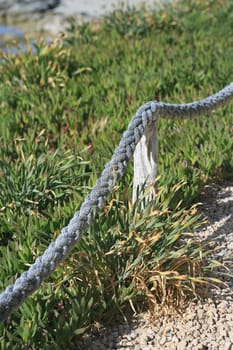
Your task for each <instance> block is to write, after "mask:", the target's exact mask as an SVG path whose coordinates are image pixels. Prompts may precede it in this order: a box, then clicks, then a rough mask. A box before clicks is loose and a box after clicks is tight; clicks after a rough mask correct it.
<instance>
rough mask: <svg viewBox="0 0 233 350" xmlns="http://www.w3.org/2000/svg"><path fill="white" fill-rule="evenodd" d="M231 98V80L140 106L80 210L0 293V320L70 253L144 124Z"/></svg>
mask: <svg viewBox="0 0 233 350" xmlns="http://www.w3.org/2000/svg"><path fill="white" fill-rule="evenodd" d="M231 98H233V83H231V84H230V85H228V86H226V87H225V88H224V89H223V90H221V91H219V92H218V93H216V94H214V95H212V96H210V97H207V98H206V99H204V100H200V101H197V102H192V103H188V104H177V105H176V104H169V103H163V102H156V101H150V102H147V103H146V104H144V105H143V106H141V107H140V108H139V109H138V111H137V113H136V115H135V116H134V117H133V118H132V120H131V122H130V124H129V126H128V129H127V131H125V132H124V134H123V137H122V139H121V141H120V144H119V146H118V147H117V148H116V149H115V151H114V154H113V156H112V159H111V161H110V162H109V163H107V164H106V165H105V168H104V170H103V172H102V175H101V176H100V178H99V179H98V180H97V182H96V185H95V186H94V187H93V189H92V191H91V192H90V194H88V195H87V196H86V198H85V201H84V203H83V204H82V206H81V208H80V210H79V211H78V212H76V213H75V214H74V217H73V218H72V219H71V220H70V222H69V224H68V226H66V227H64V228H63V229H62V231H61V233H60V235H59V236H58V237H57V239H56V241H54V242H52V243H51V244H50V245H49V246H48V248H47V249H46V251H45V252H44V254H43V255H42V256H40V257H38V258H37V259H36V261H35V263H34V264H33V265H32V266H31V267H30V268H29V269H28V271H25V272H23V273H22V275H21V276H20V277H19V278H17V280H16V281H15V284H14V285H10V286H8V287H7V288H6V289H5V291H4V292H2V294H0V321H3V320H5V319H6V318H7V317H8V316H9V315H10V314H11V312H12V311H13V309H15V308H17V307H18V306H19V305H20V304H21V303H23V301H24V300H25V299H26V298H27V296H28V295H30V294H31V293H32V292H34V291H35V290H36V289H37V288H38V287H39V286H40V285H41V284H42V282H43V281H44V279H45V278H47V277H48V276H49V275H50V274H51V273H52V272H53V271H54V269H55V268H56V266H57V265H58V264H59V263H60V262H61V261H62V260H63V259H64V258H65V257H66V256H67V255H68V254H69V252H70V251H71V249H72V248H73V247H74V245H75V244H76V243H77V242H78V241H79V240H80V238H81V235H82V233H83V232H85V231H86V230H87V228H88V227H89V226H90V224H91V222H92V221H93V219H94V216H95V214H96V212H97V211H98V210H100V209H101V207H102V206H103V204H104V203H105V201H106V197H107V195H109V194H110V193H111V191H112V190H113V187H114V186H115V184H116V182H118V181H119V180H120V179H121V178H122V176H123V174H124V171H125V168H126V165H127V164H128V162H129V160H130V159H131V158H132V155H133V153H134V150H135V147H136V144H137V143H138V142H139V140H140V138H141V137H142V135H143V133H144V129H145V127H146V126H147V125H148V124H150V123H153V121H155V120H157V119H158V117H164V118H169V119H185V118H190V117H194V116H198V115H200V114H203V113H206V112H210V111H212V110H213V109H214V108H216V107H218V106H220V105H223V104H225V103H226V102H227V101H228V100H229V99H231Z"/></svg>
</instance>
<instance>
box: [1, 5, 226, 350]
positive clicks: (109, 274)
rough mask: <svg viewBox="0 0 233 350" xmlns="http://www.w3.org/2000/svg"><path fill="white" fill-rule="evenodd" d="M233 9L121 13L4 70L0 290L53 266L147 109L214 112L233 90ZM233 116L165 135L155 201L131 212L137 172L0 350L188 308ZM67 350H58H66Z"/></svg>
mask: <svg viewBox="0 0 233 350" xmlns="http://www.w3.org/2000/svg"><path fill="white" fill-rule="evenodd" d="M232 32H233V5H232V1H230V0H203V1H198V0H196V1H195V0H192V1H190V0H180V1H178V2H177V3H175V4H173V5H172V7H169V6H166V7H164V8H161V9H160V10H159V11H155V10H153V11H151V12H150V13H148V12H146V11H145V10H144V9H143V8H141V9H139V10H138V9H134V8H133V9H132V8H126V9H123V10H117V11H115V12H114V13H113V14H111V15H110V16H108V17H106V18H105V19H104V20H103V22H98V23H92V24H91V25H89V24H84V25H78V24H76V23H75V22H72V23H71V24H70V30H69V31H68V33H67V34H66V35H65V36H63V37H62V38H59V39H57V40H55V41H54V43H53V44H51V45H49V46H48V45H46V44H44V43H43V41H41V42H38V44H37V54H36V55H34V54H33V53H32V52H31V49H30V48H28V50H27V52H25V53H22V54H20V55H18V56H17V57H13V56H8V57H6V56H3V55H2V57H1V65H0V108H1V113H0V146H1V147H0V174H1V183H0V290H3V289H4V288H5V287H6V286H7V285H8V284H10V283H13V282H14V280H15V277H16V276H19V275H20V274H21V273H22V272H23V271H25V270H26V269H27V268H28V266H29V265H30V264H32V263H33V261H34V260H35V258H36V257H37V256H39V255H40V254H42V253H43V251H44V250H45V248H46V247H47V245H48V243H49V242H51V241H52V240H54V239H55V238H56V237H57V236H58V234H59V232H60V229H61V228H62V227H63V226H65V225H66V224H67V223H68V221H69V219H70V218H71V217H72V216H73V214H74V212H75V211H76V210H78V209H79V207H80V205H81V203H82V201H83V199H84V196H85V195H86V194H87V193H88V191H89V190H90V188H91V187H92V186H93V185H94V183H95V181H96V179H97V178H98V177H99V175H100V172H101V170H102V169H103V167H104V164H105V163H106V162H107V161H108V160H109V159H110V157H111V155H112V152H113V150H114V148H115V147H116V146H117V144H118V141H119V140H120V138H121V135H122V132H123V131H124V130H125V129H126V127H127V124H128V122H129V121H130V119H131V117H132V116H133V115H134V114H135V112H136V110H137V108H138V107H139V106H140V105H141V104H143V103H145V102H146V101H148V100H152V99H158V100H163V101H167V102H174V103H181V102H190V101H193V100H196V99H200V98H204V97H206V96H208V95H211V94H212V93H214V92H216V91H218V90H220V89H221V88H223V87H224V86H225V85H227V84H228V83H230V82H231V81H232V80H233V65H232V57H233V35H232ZM232 107H233V106H232V104H228V106H226V107H224V108H222V109H220V110H218V111H217V112H215V113H213V114H212V115H211V117H210V116H205V115H203V116H201V117H200V118H197V119H195V120H186V121H176V122H174V121H166V120H160V121H159V162H160V163H159V172H160V178H159V180H158V195H157V197H156V199H155V203H153V205H152V204H149V205H147V207H146V210H145V211H144V212H143V213H141V211H140V207H141V204H140V202H139V201H138V202H137V203H136V204H135V205H132V203H131V190H132V165H130V166H129V167H128V169H127V173H126V174H125V176H124V178H123V181H122V182H121V183H120V184H119V187H117V188H116V189H115V191H114V193H113V194H112V195H111V197H110V198H109V201H108V203H107V204H106V206H105V208H104V210H103V212H102V213H101V214H99V215H98V216H97V219H96V220H95V223H94V224H93V225H92V226H91V228H90V229H89V230H88V232H87V234H86V235H84V237H83V239H82V240H81V242H80V244H78V245H77V247H75V248H74V250H73V251H72V254H70V256H69V257H68V258H67V259H66V260H65V261H64V262H63V263H62V264H61V265H60V266H59V267H58V268H57V269H56V271H55V273H54V274H53V275H52V276H51V277H50V278H49V279H48V280H46V282H45V283H44V284H43V286H42V287H41V288H39V290H37V291H36V292H35V293H34V294H33V295H32V296H31V297H30V298H28V299H27V301H26V302H25V303H24V304H23V305H22V306H21V307H20V308H19V310H17V311H15V312H14V313H13V314H12V316H11V318H10V319H9V320H8V321H7V322H5V323H4V324H1V325H0V348H1V350H5V349H10V350H16V349H20V350H21V349H43V350H47V349H55V348H57V346H59V347H60V349H68V348H71V344H72V339H73V338H74V336H79V335H80V334H82V333H83V332H84V331H85V330H86V329H88V328H90V327H91V326H93V325H94V324H95V323H97V322H98V323H104V324H108V323H109V322H111V321H112V318H113V315H114V316H115V315H117V314H121V315H123V316H124V317H126V316H127V314H129V312H130V310H132V309H134V308H135V309H138V308H139V305H143V307H148V306H149V307H150V306H151V305H154V303H157V304H161V305H168V304H173V306H174V304H179V303H181V302H184V301H186V300H188V298H190V297H191V296H193V295H195V293H197V291H198V288H197V287H198V285H200V284H203V283H206V282H207V283H208V282H211V281H212V282H213V281H214V279H212V280H211V278H213V277H211V276H212V275H211V274H210V272H211V270H212V268H213V265H214V263H213V262H212V261H211V258H210V253H211V252H210V250H209V248H208V245H207V242H202V243H201V242H200V241H199V240H198V239H197V237H195V235H194V234H191V233H190V232H192V230H193V229H194V228H196V227H198V225H200V218H199V217H198V216H197V213H196V206H195V203H196V202H197V201H198V200H199V199H200V194H201V192H202V190H203V185H204V184H206V183H207V182H211V181H214V180H216V179H224V178H232V174H233V158H232V154H233V137H232V136H233V111H232ZM58 344H59V345H58Z"/></svg>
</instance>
